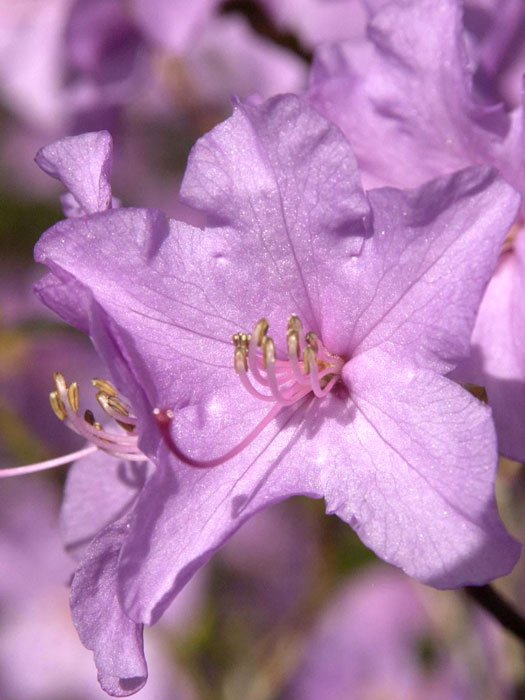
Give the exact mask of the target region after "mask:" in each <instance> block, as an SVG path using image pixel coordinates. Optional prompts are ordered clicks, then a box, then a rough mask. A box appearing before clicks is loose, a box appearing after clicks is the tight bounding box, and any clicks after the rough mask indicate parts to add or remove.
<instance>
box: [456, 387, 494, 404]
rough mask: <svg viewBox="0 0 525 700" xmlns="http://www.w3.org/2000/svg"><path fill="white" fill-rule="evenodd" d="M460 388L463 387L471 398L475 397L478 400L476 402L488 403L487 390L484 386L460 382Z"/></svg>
mask: <svg viewBox="0 0 525 700" xmlns="http://www.w3.org/2000/svg"><path fill="white" fill-rule="evenodd" d="M461 386H463V387H464V388H465V389H466V390H467V391H469V392H470V393H471V394H472V396H475V397H476V398H477V399H478V401H482V402H483V403H488V401H489V398H488V396H487V390H486V389H485V387H484V386H480V385H479V384H469V383H467V382H462V383H461Z"/></svg>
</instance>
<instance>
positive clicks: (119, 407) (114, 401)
mask: <svg viewBox="0 0 525 700" xmlns="http://www.w3.org/2000/svg"><path fill="white" fill-rule="evenodd" d="M108 404H109V405H110V406H111V408H113V409H115V411H118V412H119V413H122V415H123V416H129V411H128V409H127V407H126V406H125V405H124V404H123V403H122V401H121V400H120V399H119V398H118V397H117V396H110V397H109V398H108Z"/></svg>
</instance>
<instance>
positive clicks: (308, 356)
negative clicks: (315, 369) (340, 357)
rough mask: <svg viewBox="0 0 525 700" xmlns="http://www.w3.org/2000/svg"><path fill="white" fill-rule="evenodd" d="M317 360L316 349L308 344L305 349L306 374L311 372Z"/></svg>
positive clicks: (304, 363) (304, 364)
mask: <svg viewBox="0 0 525 700" xmlns="http://www.w3.org/2000/svg"><path fill="white" fill-rule="evenodd" d="M316 362H317V359H316V357H315V350H314V349H313V347H312V346H311V345H307V346H306V347H305V349H304V350H303V366H304V371H305V374H310V372H311V370H312V366H313V365H314V364H315V363H316Z"/></svg>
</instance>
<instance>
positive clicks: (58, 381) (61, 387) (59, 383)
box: [53, 372, 67, 394]
mask: <svg viewBox="0 0 525 700" xmlns="http://www.w3.org/2000/svg"><path fill="white" fill-rule="evenodd" d="M53 381H54V383H55V389H56V390H57V392H58V393H59V394H61V393H63V392H64V391H67V384H66V380H65V379H64V375H63V374H61V373H60V372H55V373H54V375H53Z"/></svg>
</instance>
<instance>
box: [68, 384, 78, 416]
mask: <svg viewBox="0 0 525 700" xmlns="http://www.w3.org/2000/svg"><path fill="white" fill-rule="evenodd" d="M67 400H68V401H69V405H70V406H71V408H72V409H73V411H74V412H75V413H76V412H77V411H78V384H77V383H76V382H73V383H72V384H70V385H69V386H68V388H67Z"/></svg>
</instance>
